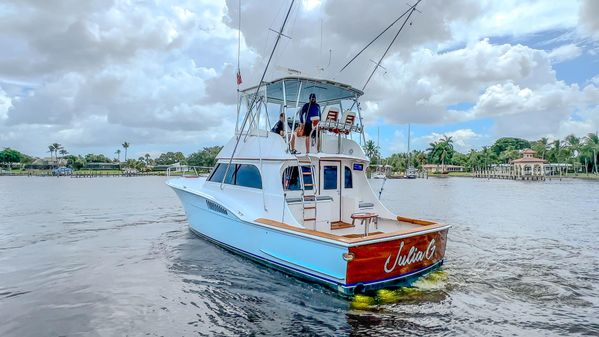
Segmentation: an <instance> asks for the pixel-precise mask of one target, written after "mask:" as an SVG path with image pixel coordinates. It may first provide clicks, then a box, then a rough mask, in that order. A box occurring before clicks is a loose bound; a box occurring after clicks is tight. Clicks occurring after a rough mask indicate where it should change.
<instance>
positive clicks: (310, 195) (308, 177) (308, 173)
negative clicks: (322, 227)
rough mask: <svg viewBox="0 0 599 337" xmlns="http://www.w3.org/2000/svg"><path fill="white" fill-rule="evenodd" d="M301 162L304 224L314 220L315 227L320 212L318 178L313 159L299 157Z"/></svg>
mask: <svg viewBox="0 0 599 337" xmlns="http://www.w3.org/2000/svg"><path fill="white" fill-rule="evenodd" d="M298 163H299V174H300V181H301V186H302V206H303V211H302V215H303V219H304V225H305V224H306V222H308V221H314V226H313V228H316V216H317V214H318V211H317V208H316V205H317V202H316V191H317V189H316V184H315V182H316V179H315V176H314V168H313V166H312V161H310V159H309V158H308V160H300V159H299V158H298Z"/></svg>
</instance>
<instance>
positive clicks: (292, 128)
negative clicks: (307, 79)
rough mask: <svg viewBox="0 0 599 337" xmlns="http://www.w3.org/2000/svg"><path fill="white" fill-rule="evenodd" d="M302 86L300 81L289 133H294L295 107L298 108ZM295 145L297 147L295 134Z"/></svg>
mask: <svg viewBox="0 0 599 337" xmlns="http://www.w3.org/2000/svg"><path fill="white" fill-rule="evenodd" d="M302 84H303V82H302V81H300V83H299V86H298V89H297V99H296V100H295V112H294V113H293V126H292V127H291V132H292V133H293V132H295V121H296V119H297V107H298V106H299V99H300V94H301V93H302ZM295 145H296V146H297V134H296V139H295Z"/></svg>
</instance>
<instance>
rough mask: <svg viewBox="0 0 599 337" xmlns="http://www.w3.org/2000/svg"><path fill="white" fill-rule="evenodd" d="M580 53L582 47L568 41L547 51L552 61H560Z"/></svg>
mask: <svg viewBox="0 0 599 337" xmlns="http://www.w3.org/2000/svg"><path fill="white" fill-rule="evenodd" d="M581 54H582V48H580V47H578V46H577V45H576V44H573V43H570V44H566V45H563V46H559V47H557V48H555V49H553V50H552V51H551V52H549V58H550V59H551V61H552V62H553V63H560V62H564V61H568V60H572V59H575V58H577V57H578V56H580V55H581Z"/></svg>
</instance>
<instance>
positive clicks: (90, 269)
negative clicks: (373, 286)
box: [0, 177, 599, 336]
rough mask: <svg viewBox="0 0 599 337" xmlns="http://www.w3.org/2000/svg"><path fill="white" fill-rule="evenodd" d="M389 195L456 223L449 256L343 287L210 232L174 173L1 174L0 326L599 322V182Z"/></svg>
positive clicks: (435, 187)
mask: <svg viewBox="0 0 599 337" xmlns="http://www.w3.org/2000/svg"><path fill="white" fill-rule="evenodd" d="M373 183H374V184H375V185H377V184H380V183H381V181H373ZM374 188H375V189H376V186H375V187H374ZM382 198H383V200H384V202H385V203H386V204H387V205H389V207H390V208H391V209H392V210H393V211H395V212H397V213H400V214H403V215H406V216H414V217H421V218H428V219H433V220H437V221H443V222H447V223H450V224H452V225H454V227H453V228H452V229H451V230H450V232H449V237H448V245H447V252H446V257H447V260H446V262H445V264H444V266H443V267H442V268H441V269H440V270H439V271H436V272H434V273H432V274H430V275H428V276H427V277H425V278H421V279H419V280H418V281H417V282H415V283H414V284H413V285H412V286H410V287H401V288H397V289H384V290H379V291H377V292H373V293H369V294H366V295H360V296H356V297H354V298H352V299H344V298H342V297H340V296H337V295H336V294H335V293H334V292H332V291H330V290H328V289H326V288H323V287H321V286H318V285H315V284H310V283H306V282H303V281H300V280H297V279H295V278H293V277H290V276H287V275H286V274H284V273H281V272H278V271H274V270H271V269H269V268H267V267H264V266H261V265H258V264H255V263H253V262H251V261H249V260H247V259H245V258H243V257H241V256H238V255H235V254H231V253H229V252H227V251H225V250H223V249H221V248H219V247H217V246H214V245H213V244H211V243H208V242H206V241H204V240H202V239H199V238H197V237H196V236H194V235H193V234H192V233H191V232H190V231H189V230H188V228H187V224H186V221H185V216H184V214H183V210H182V208H181V207H180V204H179V201H178V200H177V198H176V196H175V194H174V193H173V192H172V191H170V190H169V189H168V188H167V187H166V186H165V185H164V180H163V179H162V178H159V177H143V178H102V179H70V178H36V177H31V178H27V177H2V178H0V205H2V206H1V207H0V219H1V220H0V336H39V335H48V336H60V335H68V336H72V335H86V336H123V335H146V334H147V335H151V336H162V335H164V336H174V335H196V334H199V335H215V334H216V335H254V334H269V335H318V336H322V335H357V336H361V335H374V336H378V335H402V334H406V335H411V334H415V335H558V334H562V335H599V318H598V317H599V316H598V315H597V312H599V285H598V284H599V282H598V281H599V245H597V244H596V238H597V237H599V184H598V183H595V182H580V181H566V180H564V181H561V182H560V181H552V182H545V183H531V182H514V181H493V180H492V181H487V180H474V179H466V178H449V179H433V178H431V179H428V180H421V179H418V180H390V181H387V182H386V185H385V191H384V192H383V197H382Z"/></svg>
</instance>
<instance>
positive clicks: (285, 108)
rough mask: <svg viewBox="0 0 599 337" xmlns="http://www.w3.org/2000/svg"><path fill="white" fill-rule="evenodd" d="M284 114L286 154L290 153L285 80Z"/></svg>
mask: <svg viewBox="0 0 599 337" xmlns="http://www.w3.org/2000/svg"><path fill="white" fill-rule="evenodd" d="M282 110H283V114H284V116H285V118H284V120H285V121H284V122H283V130H284V132H283V134H284V135H285V139H284V140H285V144H287V149H286V150H285V152H289V141H288V133H287V91H286V90H285V80H283V109H282Z"/></svg>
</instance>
